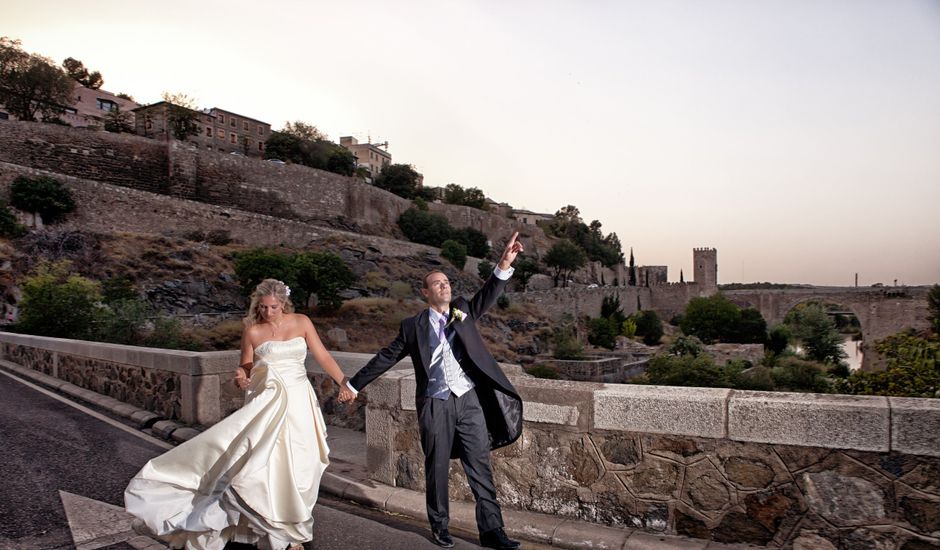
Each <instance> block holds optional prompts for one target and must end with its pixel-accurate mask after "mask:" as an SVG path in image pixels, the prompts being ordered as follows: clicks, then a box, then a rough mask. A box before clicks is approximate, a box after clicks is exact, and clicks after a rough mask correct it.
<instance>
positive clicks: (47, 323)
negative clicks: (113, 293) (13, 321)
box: [17, 262, 102, 340]
mask: <svg viewBox="0 0 940 550" xmlns="http://www.w3.org/2000/svg"><path fill="white" fill-rule="evenodd" d="M21 288H22V289H23V299H22V301H21V302H20V316H19V323H18V326H17V328H18V329H19V330H20V331H22V332H25V333H27V334H35V335H38V336H52V337H56V338H75V339H79V340H81V339H89V338H91V337H92V335H93V334H94V333H95V329H96V326H97V324H98V322H99V320H100V319H101V318H102V306H101V305H100V302H101V287H100V285H99V284H98V283H96V282H95V281H92V280H89V279H86V278H85V277H82V276H80V275H77V274H75V273H72V272H71V269H70V266H69V264H68V262H58V263H48V262H42V263H40V264H39V265H38V266H37V267H36V269H35V270H34V271H33V273H32V274H31V275H29V276H27V277H26V278H25V279H24V280H23V282H22V284H21Z"/></svg>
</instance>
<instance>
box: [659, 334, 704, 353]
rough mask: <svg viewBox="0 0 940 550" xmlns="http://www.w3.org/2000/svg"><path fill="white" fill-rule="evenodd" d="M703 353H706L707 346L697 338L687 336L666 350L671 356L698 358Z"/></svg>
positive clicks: (677, 340)
mask: <svg viewBox="0 0 940 550" xmlns="http://www.w3.org/2000/svg"><path fill="white" fill-rule="evenodd" d="M703 351H705V346H704V345H703V344H702V341H701V340H699V339H698V338H696V337H695V336H686V335H684V334H683V335H681V336H679V337H678V338H676V339H675V340H673V342H672V344H670V345H669V347H668V348H667V349H666V352H667V353H669V354H670V355H691V356H693V357H697V356H698V355H699V354H701V353H702V352H703Z"/></svg>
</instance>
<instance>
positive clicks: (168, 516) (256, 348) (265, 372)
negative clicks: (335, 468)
mask: <svg viewBox="0 0 940 550" xmlns="http://www.w3.org/2000/svg"><path fill="white" fill-rule="evenodd" d="M289 296H290V289H289V288H288V287H287V285H285V284H284V283H282V282H280V281H276V280H274V279H265V280H264V281H262V282H261V283H260V284H259V285H258V286H257V287H256V288H255V290H254V292H253V293H252V294H251V306H250V307H249V310H248V316H247V317H246V318H245V330H244V332H243V333H242V344H241V361H240V366H239V367H238V368H237V369H236V371H235V380H234V382H235V385H236V386H238V387H239V388H240V389H243V390H247V394H246V398H245V405H244V406H243V407H242V408H241V409H239V410H237V411H235V412H234V413H232V414H231V415H230V416H228V417H227V418H225V419H223V420H222V421H221V422H219V423H217V424H215V425H214V426H212V427H211V428H209V429H208V430H206V431H205V432H203V433H201V434H199V435H198V436H197V437H195V438H193V439H191V440H189V441H187V442H186V443H183V444H182V445H180V446H178V447H176V448H174V449H172V450H170V451H168V452H167V453H165V454H163V455H161V456H158V457H156V458H154V459H153V460H151V461H150V462H148V463H147V464H146V465H145V466H144V467H143V468H142V469H141V470H140V472H138V473H137V475H136V476H134V478H133V479H132V480H131V482H130V484H129V485H128V486H127V489H126V490H125V491H124V503H125V507H126V508H127V511H128V512H130V513H131V514H133V515H135V516H136V517H137V518H138V521H137V522H136V523H137V525H136V527H137V528H138V529H141V530H142V531H144V532H148V534H150V535H152V536H154V535H155V536H157V537H159V538H160V539H162V540H164V541H166V542H168V543H169V544H170V547H171V548H187V549H193V550H196V549H199V550H222V548H224V547H225V544H226V543H227V542H229V541H232V542H241V543H250V544H256V545H257V546H258V547H259V548H263V549H272V550H280V549H283V548H285V547H288V546H289V547H291V548H299V547H300V545H301V544H303V543H304V542H307V541H310V540H311V539H312V538H313V505H314V504H315V503H316V500H317V491H318V490H319V487H320V476H322V475H323V471H324V469H326V466H327V465H328V464H329V458H328V455H329V448H328V447H327V444H326V426H325V424H324V422H323V416H322V415H321V413H320V408H319V406H318V404H317V396H316V394H315V393H314V391H313V387H312V386H311V385H310V382H309V381H308V380H307V372H306V369H305V368H304V359H305V357H306V354H307V350H309V351H310V353H311V354H312V355H313V357H314V359H316V361H317V363H319V364H320V366H321V367H323V370H325V371H326V373H327V374H328V375H329V376H330V377H331V378H332V379H333V380H334V381H335V382H336V383H337V384H339V386H340V390H339V397H341V398H349V397H351V394H352V392H351V391H350V390H349V388H347V387H346V384H345V377H344V376H343V372H342V371H341V370H340V368H339V366H338V365H337V364H336V361H335V360H334V359H333V358H332V357H331V356H330V354H329V353H328V352H327V351H326V348H325V347H323V343H322V342H320V338H319V337H318V336H317V331H316V329H315V328H314V326H313V323H311V322H310V319H309V318H307V316H306V315H300V314H295V313H292V312H293V307H292V306H291V303H290V299H289ZM347 394H349V395H347Z"/></svg>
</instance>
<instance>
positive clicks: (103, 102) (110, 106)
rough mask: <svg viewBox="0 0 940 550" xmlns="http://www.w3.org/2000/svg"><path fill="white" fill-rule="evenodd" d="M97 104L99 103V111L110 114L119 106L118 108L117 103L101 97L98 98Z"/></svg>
mask: <svg viewBox="0 0 940 550" xmlns="http://www.w3.org/2000/svg"><path fill="white" fill-rule="evenodd" d="M97 103H98V108H99V109H101V110H102V111H108V112H111V111H113V110H115V109H117V106H118V105H117V103H115V102H113V101H111V100H110V99H101V98H100V97H99V98H98V100H97Z"/></svg>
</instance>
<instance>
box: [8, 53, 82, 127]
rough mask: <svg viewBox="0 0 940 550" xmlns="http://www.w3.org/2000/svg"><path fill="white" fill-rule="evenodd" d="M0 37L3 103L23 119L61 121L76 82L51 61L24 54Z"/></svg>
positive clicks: (70, 101)
mask: <svg viewBox="0 0 940 550" xmlns="http://www.w3.org/2000/svg"><path fill="white" fill-rule="evenodd" d="M20 45H21V43H20V41H19V40H12V39H10V38H7V37H0V103H2V104H3V105H4V106H5V107H6V108H7V110H8V111H9V112H10V113H11V114H12V115H13V116H15V117H17V118H19V119H20V120H36V116H37V115H39V116H40V117H41V118H42V120H45V121H53V120H57V119H58V117H59V115H60V114H61V113H62V111H63V107H64V106H67V105H70V104H71V103H72V90H73V89H74V87H75V83H74V82H73V81H72V79H71V78H69V77H68V75H67V74H65V72H64V71H63V70H62V69H60V68H58V67H57V66H56V65H55V62H53V61H52V60H51V59H48V58H45V57H42V56H39V55H36V54H30V53H26V52H24V51H23V50H22V49H21V48H20Z"/></svg>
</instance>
